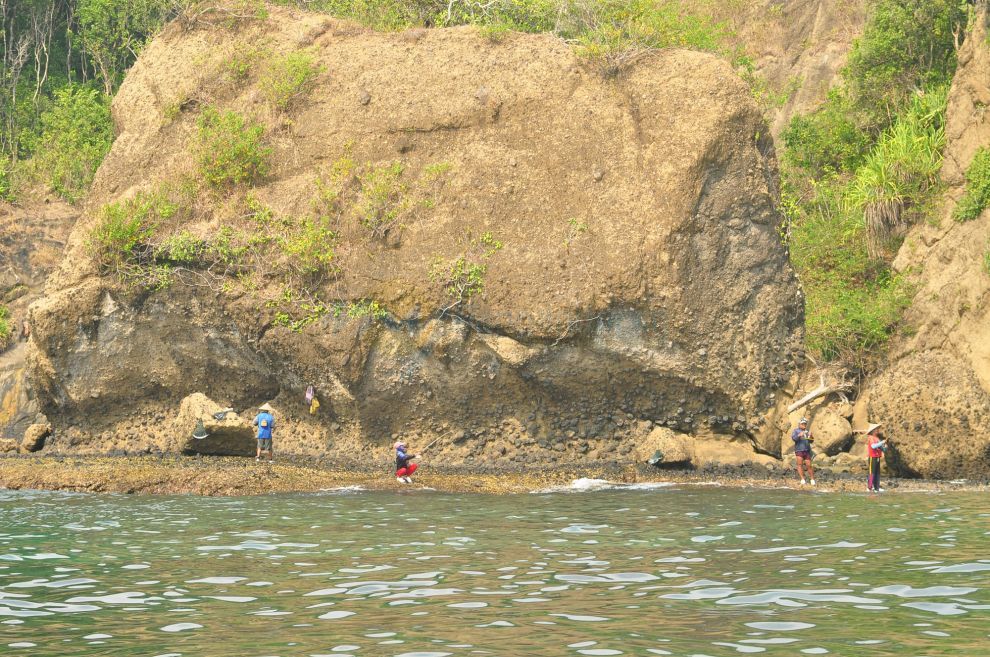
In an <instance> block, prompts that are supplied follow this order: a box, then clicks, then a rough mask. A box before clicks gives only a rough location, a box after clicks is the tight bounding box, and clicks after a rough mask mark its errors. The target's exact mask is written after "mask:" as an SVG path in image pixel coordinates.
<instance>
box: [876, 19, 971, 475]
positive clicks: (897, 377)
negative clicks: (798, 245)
mask: <svg viewBox="0 0 990 657" xmlns="http://www.w3.org/2000/svg"><path fill="white" fill-rule="evenodd" d="M970 29H971V32H970V33H969V34H968V35H967V38H966V41H965V43H964V44H963V47H962V49H961V50H960V53H959V69H958V70H957V72H956V76H955V78H954V80H953V83H952V88H951V90H950V92H949V104H948V110H947V118H946V137H947V144H946V155H945V164H944V166H943V170H942V176H943V178H944V180H945V181H946V182H947V183H948V184H949V185H951V186H952V187H951V188H950V190H949V193H948V197H949V198H948V202H947V203H946V204H945V206H944V208H943V209H942V213H941V220H940V221H939V222H938V223H937V224H927V223H926V224H925V225H921V226H917V227H915V228H914V229H912V231H911V232H910V233H909V235H908V237H907V239H906V240H905V242H904V246H903V247H902V248H901V250H900V252H899V253H898V256H897V260H896V261H895V263H894V265H895V267H896V268H897V269H899V270H901V271H904V272H921V273H920V275H919V276H916V279H917V280H916V284H917V293H916V295H915V297H914V299H913V300H912V303H911V307H910V309H909V311H908V313H907V317H906V319H907V322H908V323H909V325H910V326H911V327H912V328H913V329H914V331H913V335H912V336H911V337H909V338H907V339H905V340H903V341H902V342H900V343H899V344H897V345H895V347H894V349H893V351H892V354H891V359H890V360H891V362H890V365H889V366H887V367H886V368H885V369H884V371H883V373H882V374H881V375H880V376H879V377H877V379H876V380H875V381H872V382H871V383H870V384H869V385H868V386H867V391H866V392H867V393H868V402H867V403H866V404H864V405H862V406H865V408H866V410H868V419H869V421H873V422H883V423H884V424H885V425H886V426H887V431H888V434H889V435H890V437H891V438H892V439H893V440H894V443H895V446H896V447H895V450H894V452H893V453H892V454H888V458H887V461H888V464H889V465H890V467H891V468H892V469H893V470H894V471H895V472H899V473H902V474H916V475H923V476H927V477H966V476H972V475H980V476H986V473H987V471H988V470H990V451H988V450H990V439H988V435H990V303H988V299H990V276H987V274H986V273H985V271H984V270H983V258H984V253H985V252H986V249H987V235H988V234H990V212H986V211H984V212H983V214H982V215H981V216H980V217H978V218H976V219H974V220H972V221H968V222H965V223H960V222H957V221H954V220H953V218H952V212H953V210H954V208H955V203H956V201H957V200H958V198H959V197H960V196H961V195H962V191H963V190H962V186H961V185H962V182H963V177H962V172H963V171H965V169H966V168H967V167H968V166H969V163H970V161H971V160H972V157H973V155H974V154H975V152H976V148H977V147H978V146H980V145H984V146H986V145H988V140H990V116H988V115H987V113H986V112H985V111H984V110H985V108H986V105H987V103H988V102H990V45H988V42H987V34H988V15H987V5H986V3H981V4H980V5H979V6H978V8H977V9H976V15H975V17H974V19H973V21H972V22H971V28H970ZM860 415H861V417H860V418H858V421H859V422H860V423H861V422H864V421H866V419H867V418H864V417H862V414H860Z"/></svg>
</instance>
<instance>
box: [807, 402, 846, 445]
mask: <svg viewBox="0 0 990 657" xmlns="http://www.w3.org/2000/svg"><path fill="white" fill-rule="evenodd" d="M809 429H811V435H812V436H813V437H814V439H815V441H814V443H813V445H812V447H813V448H814V449H815V451H818V452H822V453H824V454H828V455H830V456H831V455H835V454H838V453H839V452H841V451H843V450H844V449H846V448H847V447H848V446H849V444H850V443H851V442H852V439H853V433H852V426H850V424H849V420H847V419H846V418H844V417H842V416H841V415H840V414H839V413H837V412H835V411H834V410H833V407H831V406H827V407H825V408H822V409H820V410H819V411H818V412H816V413H815V416H814V418H813V419H812V420H811V425H810V427H809Z"/></svg>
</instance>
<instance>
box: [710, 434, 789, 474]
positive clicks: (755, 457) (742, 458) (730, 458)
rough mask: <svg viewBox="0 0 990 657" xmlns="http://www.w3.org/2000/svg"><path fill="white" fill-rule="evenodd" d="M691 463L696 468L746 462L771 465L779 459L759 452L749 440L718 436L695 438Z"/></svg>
mask: <svg viewBox="0 0 990 657" xmlns="http://www.w3.org/2000/svg"><path fill="white" fill-rule="evenodd" d="M693 442H694V444H693V450H692V451H693V453H692V455H691V464H692V465H693V466H694V467H696V468H702V467H704V466H706V465H710V464H717V465H743V464H744V463H759V464H761V465H769V464H771V463H774V464H775V463H776V462H777V460H776V459H775V458H773V457H772V456H767V455H765V454H757V453H756V452H755V451H753V446H752V445H750V444H749V443H748V442H739V441H735V440H720V439H717V438H696V439H694V441H693Z"/></svg>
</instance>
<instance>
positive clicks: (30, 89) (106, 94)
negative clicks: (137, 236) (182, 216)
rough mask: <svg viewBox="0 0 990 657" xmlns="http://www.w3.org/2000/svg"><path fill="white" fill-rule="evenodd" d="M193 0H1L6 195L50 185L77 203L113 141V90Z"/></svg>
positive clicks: (0, 102)
mask: <svg viewBox="0 0 990 657" xmlns="http://www.w3.org/2000/svg"><path fill="white" fill-rule="evenodd" d="M185 4H187V3H186V2H184V0H6V1H5V2H3V3H0V21H2V23H3V34H2V37H0V196H3V197H11V196H14V195H17V194H25V193H28V192H29V191H31V190H32V189H34V188H37V187H47V188H50V189H51V190H53V191H54V192H55V193H57V194H59V195H60V196H62V197H64V198H65V199H67V200H69V201H75V200H77V199H78V198H80V197H81V196H82V195H83V194H84V193H85V192H86V190H87V189H88V187H89V183H90V181H91V180H92V177H93V173H94V172H95V171H96V168H97V167H98V166H99V164H100V162H101V161H102V159H103V156H104V155H106V153H107V151H108V150H109V149H110V144H111V142H112V140H113V130H112V126H111V123H110V111H109V105H110V97H111V96H112V95H113V93H114V92H115V91H116V89H117V87H118V86H119V85H120V82H121V80H123V77H124V74H125V72H126V71H127V69H128V68H129V67H130V66H131V64H133V63H134V60H135V58H136V57H137V55H138V53H139V52H140V51H141V48H142V47H143V46H144V44H145V43H146V42H147V41H148V40H149V39H150V38H151V37H152V36H154V34H155V33H157V31H158V30H159V29H160V28H161V26H162V25H164V24H165V23H166V22H167V21H169V20H171V19H172V18H174V17H175V16H176V15H178V13H179V12H180V11H181V10H182V9H183V6H184V5H185Z"/></svg>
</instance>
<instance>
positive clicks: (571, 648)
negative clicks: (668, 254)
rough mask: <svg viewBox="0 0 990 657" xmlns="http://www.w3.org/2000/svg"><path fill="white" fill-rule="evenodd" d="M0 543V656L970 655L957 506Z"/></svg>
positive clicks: (446, 511)
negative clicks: (0, 654)
mask: <svg viewBox="0 0 990 657" xmlns="http://www.w3.org/2000/svg"><path fill="white" fill-rule="evenodd" d="M603 489H604V490H603ZM574 491H581V492H574ZM0 521H2V522H0V653H2V654H5V655H25V656H27V655H30V656H31V657H36V656H48V655H51V656H55V655H58V656H67V655H101V656H103V655H142V656H148V657H153V656H158V657H166V656H168V657H180V656H197V657H198V656H209V655H237V656H266V655H279V656H289V655H308V656H316V655H328V656H333V657H346V656H347V655H354V656H359V657H363V656H382V655H385V656H399V657H447V656H462V655H464V656H466V655H569V656H578V655H684V656H691V657H706V656H707V657H718V656H726V655H757V654H759V655H766V656H770V655H796V656H802V655H844V656H858V655H898V656H900V657H908V656H936V655H966V656H979V655H990V500H988V499H987V498H986V496H985V495H982V494H976V493H966V494H897V495H890V494H888V495H885V496H868V495H866V494H863V495H855V494H809V493H800V492H794V491H784V490H780V491H773V490H771V491H767V490H730V489H722V488H679V487H676V486H668V487H656V488H652V489H645V490H635V489H634V490H628V489H626V490H607V486H603V485H588V484H587V482H585V483H584V484H581V485H578V486H576V487H575V489H574V490H573V491H568V490H560V491H555V492H540V493H535V494H528V495H527V494H522V495H513V496H501V497H495V496H481V495H445V494H438V493H430V492H423V491H412V490H410V491H406V492H402V493H371V492H363V491H360V490H347V491H328V492H326V493H323V494H310V495H275V496H266V497H250V498H203V497H192V496H186V497H127V496H109V495H88V494H86V495H83V494H59V493H25V492H2V491H0Z"/></svg>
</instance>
